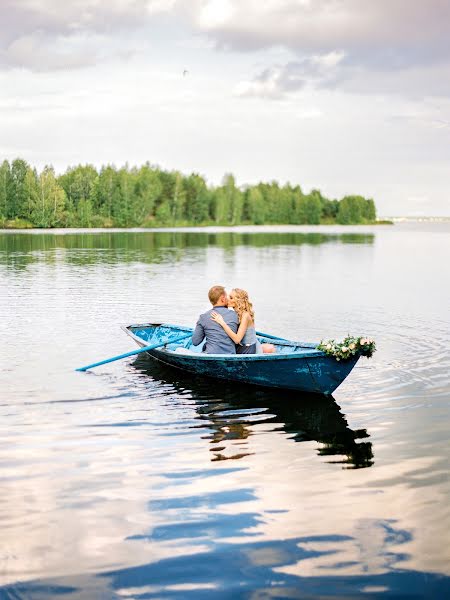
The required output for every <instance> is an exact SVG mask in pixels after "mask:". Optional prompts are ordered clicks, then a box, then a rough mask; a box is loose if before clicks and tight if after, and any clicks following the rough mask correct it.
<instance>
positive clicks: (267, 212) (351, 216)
mask: <svg viewBox="0 0 450 600" xmlns="http://www.w3.org/2000/svg"><path fill="white" fill-rule="evenodd" d="M375 222H376V208H375V203H374V201H373V200H372V199H371V198H364V197H363V196H359V195H349V196H344V197H343V198H341V199H339V200H337V199H328V198H326V197H325V196H323V195H322V193H321V192H320V191H319V190H316V189H313V190H311V191H310V192H309V193H304V192H303V191H302V189H301V187H300V186H299V185H294V186H293V185H290V184H289V183H288V184H285V185H279V184H278V183H277V182H276V181H270V182H266V183H257V184H255V185H245V186H238V185H237V184H236V180H235V178H234V176H233V175H232V174H229V173H228V174H226V175H225V176H224V177H223V180H222V184H221V185H220V186H211V185H208V184H207V182H206V180H205V178H204V177H203V176H202V175H200V174H198V173H191V174H189V175H186V174H182V173H180V172H179V171H167V170H163V169H161V168H159V167H158V166H155V165H151V164H150V163H146V164H144V165H142V166H140V167H129V166H128V165H125V166H124V167H121V168H116V167H114V166H111V165H107V166H103V167H101V168H100V169H99V170H97V169H96V168H95V167H94V166H92V165H78V166H73V167H69V168H68V169H67V170H66V172H65V173H64V174H61V175H57V174H56V173H55V171H54V169H53V167H51V166H46V167H45V168H44V169H43V170H42V171H41V172H38V171H37V169H36V168H33V167H32V166H31V165H29V164H28V163H27V162H26V161H25V160H23V159H21V158H17V159H15V160H13V161H12V162H11V163H10V162H9V161H7V160H5V161H3V163H2V164H1V166H0V228H27V227H42V228H52V227H161V226H162V227H173V226H183V225H184V226H186V225H245V224H252V225H263V224H299V225H300V224H310V225H318V224H333V223H339V224H343V225H351V224H359V223H361V224H370V223H375Z"/></svg>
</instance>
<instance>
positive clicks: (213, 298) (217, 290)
mask: <svg viewBox="0 0 450 600" xmlns="http://www.w3.org/2000/svg"><path fill="white" fill-rule="evenodd" d="M223 294H225V288H224V287H223V285H214V286H213V287H212V288H211V289H210V290H209V292H208V298H209V301H210V302H211V304H212V305H213V306H214V304H216V303H217V302H218V301H219V299H220V297H221V296H222V295H223Z"/></svg>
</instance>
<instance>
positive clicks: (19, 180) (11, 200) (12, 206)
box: [7, 158, 30, 219]
mask: <svg viewBox="0 0 450 600" xmlns="http://www.w3.org/2000/svg"><path fill="white" fill-rule="evenodd" d="M27 171H28V164H27V163H26V162H25V161H24V160H22V159H21V158H16V159H15V160H13V162H12V164H11V171H10V175H11V176H10V187H9V190H8V212H7V217H8V218H9V219H15V218H16V217H19V218H24V219H26V218H29V217H30V215H29V202H28V195H27V188H26V184H25V179H26V175H27Z"/></svg>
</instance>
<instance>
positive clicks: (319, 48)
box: [0, 0, 450, 216]
mask: <svg viewBox="0 0 450 600" xmlns="http://www.w3.org/2000/svg"><path fill="white" fill-rule="evenodd" d="M16 157H21V158H24V159H26V160H27V161H28V162H30V163H31V164H32V165H33V166H36V167H37V168H39V169H40V168H42V167H43V166H44V165H46V164H52V165H53V166H54V167H55V169H56V171H57V172H58V173H60V172H63V171H65V169H66V168H67V167H68V166H70V165H75V164H86V163H90V164H94V165H95V166H97V167H100V166H101V165H103V164H108V163H109V164H114V165H116V166H121V165H123V164H125V163H128V164H129V165H140V164H143V163H144V162H146V161H149V162H150V163H152V164H155V165H159V166H160V167H162V168H165V169H169V170H172V169H176V170H180V171H182V172H183V173H190V172H197V173H200V174H202V175H203V176H204V177H205V178H206V179H207V181H208V183H210V184H213V185H216V184H219V183H220V182H221V180H222V177H223V175H224V174H225V173H229V172H231V173H233V174H234V175H235V177H236V180H237V183H238V185H244V184H253V183H256V182H258V181H272V180H277V181H279V182H280V183H282V184H284V183H286V182H290V183H291V184H293V185H297V184H299V185H300V186H301V187H302V189H303V191H304V192H309V191H310V190H311V189H312V188H318V189H320V190H321V191H322V192H323V193H324V194H325V195H326V196H327V197H329V198H341V197H342V196H344V195H346V194H361V195H364V196H366V197H372V198H374V200H375V202H376V205H377V209H378V214H379V215H380V216H401V215H409V216H450V0H377V2H374V1H373V0H264V2H261V0H184V1H181V0H71V1H70V2H67V3H64V2H61V1H60V0H0V160H3V159H8V160H12V159H14V158H16Z"/></svg>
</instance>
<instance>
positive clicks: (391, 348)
mask: <svg viewBox="0 0 450 600" xmlns="http://www.w3.org/2000/svg"><path fill="white" fill-rule="evenodd" d="M449 262H450V224H449V223H445V222H444V223H400V224H396V225H394V226H385V227H382V226H378V227H292V226H289V227H288V226H286V227H241V228H236V229H233V230H227V229H226V228H217V229H214V228H209V229H207V230H193V229H187V230H176V231H175V230H174V231H167V230H165V231H152V230H150V231H148V230H147V231H144V230H133V231H117V230H115V231H86V230H84V231H31V232H29V231H24V232H1V233H0V316H1V319H0V322H1V325H0V331H1V340H2V343H1V346H0V359H1V360H0V368H1V370H0V464H1V475H0V477H1V490H2V493H1V496H0V531H1V543H0V561H1V563H0V564H1V567H0V598H1V599H2V600H3V599H5V600H6V599H8V600H9V599H15V600H16V599H19V598H20V599H22V598H27V599H32V600H47V599H70V600H72V599H76V600H84V599H88V600H99V599H102V600H104V599H109V598H122V599H123V598H127V599H130V598H133V599H144V598H145V599H147V598H177V599H185V598H188V599H190V598H192V599H194V598H195V599H198V598H214V599H216V598H248V599H252V600H262V599H269V598H321V599H323V598H340V599H344V598H389V599H392V598H398V599H400V598H402V599H405V598H430V599H431V598H432V599H440V598H445V597H450V501H449V498H450V478H449V462H450V444H449V428H450V403H449V400H450V376H449V370H450V359H449V352H448V349H449V344H450V327H449V321H450V319H449V317H450V302H449V296H450V294H449V292H450V276H449V267H448V265H449ZM214 284H223V285H225V286H227V287H228V288H231V287H233V286H235V287H241V288H244V289H247V290H248V291H249V294H250V297H251V299H252V300H253V303H254V307H255V313H256V324H257V328H258V329H259V330H262V331H266V332H269V333H273V334H277V335H280V336H282V337H286V338H290V339H300V340H304V341H308V342H313V341H317V342H318V341H320V340H321V339H328V338H336V339H340V338H343V337H344V336H345V335H347V334H348V333H350V334H354V335H363V334H364V335H369V336H372V337H374V338H375V340H376V342H377V347H378V351H377V352H376V354H375V355H374V357H373V358H372V359H370V360H367V359H365V358H361V359H360V361H359V362H358V364H357V365H356V367H355V369H354V370H353V372H352V373H351V374H350V376H349V377H348V379H347V380H346V381H344V383H343V384H342V385H341V386H340V387H339V388H338V389H337V390H336V392H335V393H334V395H333V397H332V398H326V397H323V398H322V397H314V396H308V395H305V394H303V395H302V394H300V393H295V392H287V391H276V390H264V389H258V388H250V387H245V386H239V385H236V384H231V383H227V382H220V381H214V380H204V379H199V378H196V377H192V376H188V375H184V374H183V373H182V372H178V371H175V370H171V369H169V368H163V367H161V366H158V365H156V364H155V363H153V362H152V361H151V359H148V358H144V357H142V356H141V357H140V358H131V359H127V360H126V361H120V362H115V363H111V364H108V365H104V366H101V367H99V368H97V369H95V370H93V371H91V372H88V373H79V372H75V371H74V369H75V368H76V367H80V366H83V365H85V364H88V363H91V362H94V361H96V360H101V359H103V358H107V357H109V356H114V355H116V354H120V353H123V352H127V351H129V350H133V349H135V347H134V346H133V342H132V341H131V340H130V339H129V338H128V337H127V336H126V335H125V334H124V333H123V332H122V331H121V329H120V327H119V325H120V324H126V323H139V322H152V321H154V322H169V323H177V324H182V325H188V326H193V325H194V324H195V322H196V320H197V317H198V315H199V313H200V312H203V311H205V310H206V309H207V308H208V300H207V291H208V289H209V287H210V286H211V285H214Z"/></svg>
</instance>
